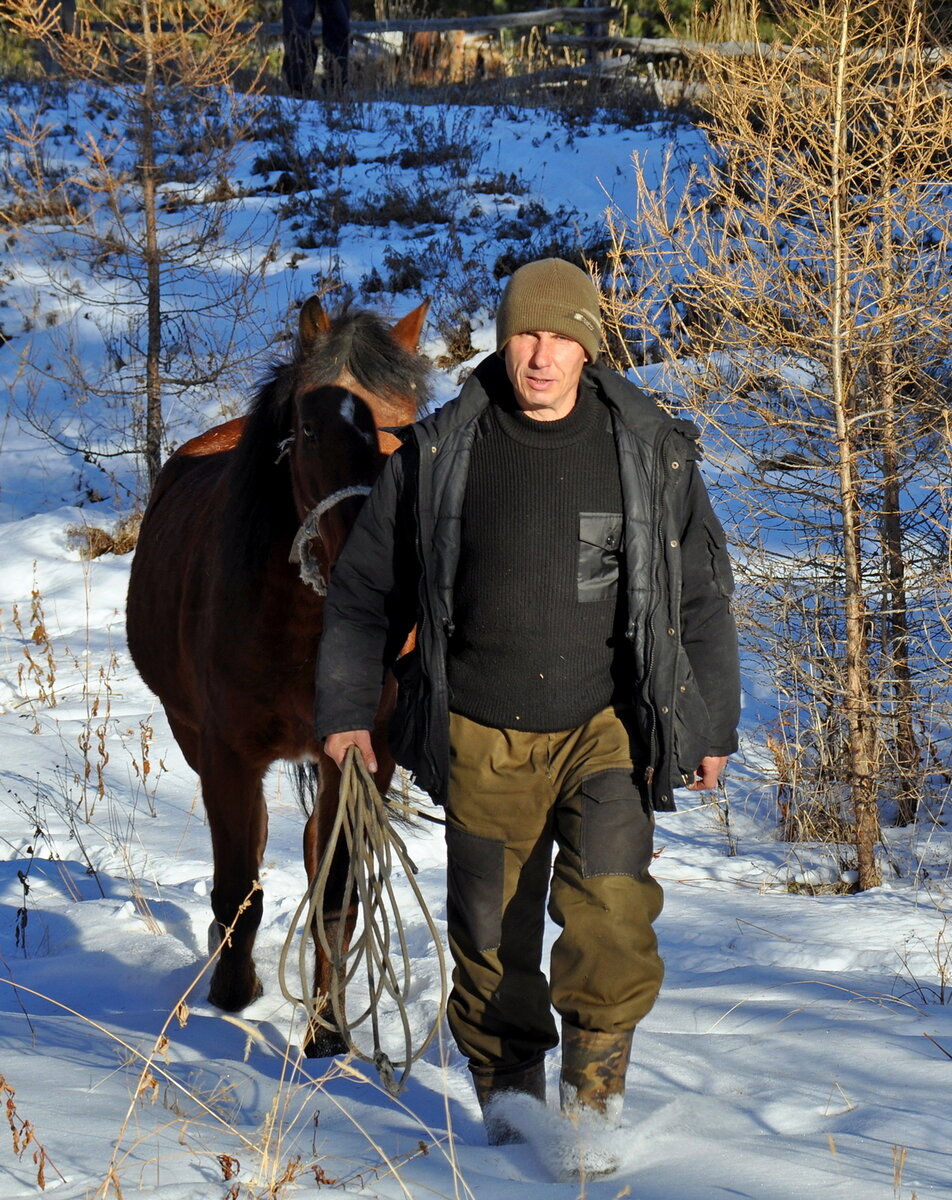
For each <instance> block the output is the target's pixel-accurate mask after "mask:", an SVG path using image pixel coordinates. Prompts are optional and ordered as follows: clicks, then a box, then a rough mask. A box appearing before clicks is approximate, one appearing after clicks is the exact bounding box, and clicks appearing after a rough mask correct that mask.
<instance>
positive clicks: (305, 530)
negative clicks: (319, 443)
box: [288, 483, 370, 596]
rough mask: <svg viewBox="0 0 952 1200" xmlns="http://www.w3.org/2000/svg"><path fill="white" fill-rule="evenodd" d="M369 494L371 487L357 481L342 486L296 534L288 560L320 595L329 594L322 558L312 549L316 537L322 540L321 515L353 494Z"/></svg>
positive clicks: (314, 512) (307, 517) (315, 507)
mask: <svg viewBox="0 0 952 1200" xmlns="http://www.w3.org/2000/svg"><path fill="white" fill-rule="evenodd" d="M369 495H370V488H369V487H368V486H367V485H365V484H360V483H355V484H354V485H353V486H352V487H345V488H341V489H340V490H339V491H337V492H333V493H332V494H331V495H330V496H325V498H324V499H323V500H322V501H321V502H320V504H316V505H315V506H314V508H312V509H311V511H310V512H309V513H308V514H307V516H306V517H305V518H304V521H303V523H302V525H301V528H300V529H299V530H298V531H297V533H296V534H295V535H294V541H293V542H292V543H291V553H290V554H289V555H288V562H290V563H297V564H298V565H299V566H300V570H301V580H302V581H303V582H304V583H306V584H307V585H308V586H309V587H312V588H313V589H314V591H315V592H317V594H318V595H319V596H326V595H327V580H326V579H325V578H324V572H323V570H322V569H321V563H320V560H319V559H318V557H317V555H316V554H315V553H314V551H313V550H312V549H311V542H312V541H313V539H314V538H317V539H318V540H321V530H320V520H321V517H323V516H324V514H325V513H326V512H329V511H330V509H332V508H333V507H334V506H335V504H340V502H341V501H342V500H349V499H350V497H351V496H369Z"/></svg>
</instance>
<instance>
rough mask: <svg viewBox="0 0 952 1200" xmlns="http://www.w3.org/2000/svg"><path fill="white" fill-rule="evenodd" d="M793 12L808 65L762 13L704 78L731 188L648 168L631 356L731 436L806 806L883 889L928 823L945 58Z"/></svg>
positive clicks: (891, 30) (621, 290)
mask: <svg viewBox="0 0 952 1200" xmlns="http://www.w3.org/2000/svg"><path fill="white" fill-rule="evenodd" d="M773 12H774V14H775V19H776V20H778V22H780V23H781V24H782V25H784V26H785V28H786V29H787V31H788V32H787V37H788V43H787V44H786V45H784V46H780V45H775V46H773V47H770V48H764V47H762V46H759V45H758V44H757V37H756V29H757V24H756V23H757V18H758V10H757V7H756V5H755V4H751V5H750V7H749V8H748V9H747V10H746V19H747V22H748V38H747V39H745V40H749V42H750V43H751V45H752V52H751V53H750V54H749V55H747V56H731V57H728V56H725V55H723V54H720V53H719V52H718V51H717V49H716V48H715V47H712V49H711V50H710V51H709V52H707V53H706V54H705V55H704V57H703V60H702V67H703V75H704V81H705V84H706V87H707V95H708V101H707V102H708V104H709V111H710V117H709V119H707V120H706V121H705V122H704V128H705V131H706V134H707V137H708V140H709V146H710V159H709V162H708V164H707V165H706V166H705V167H702V168H695V169H692V170H688V171H687V172H680V171H679V170H678V167H677V163H676V162H675V161H674V160H673V159H672V160H671V161H670V162H669V163H668V165H667V168H666V170H665V172H664V173H663V175H662V177H661V178H660V179H651V178H648V177H647V175H646V171H645V169H644V168H639V169H638V170H637V201H638V213H637V216H636V217H635V219H633V220H629V219H625V218H624V217H622V216H621V215H620V214H617V213H616V214H614V216H613V218H612V221H611V225H612V230H613V241H614V250H613V254H612V259H611V264H610V268H611V274H612V277H613V280H612V292H611V298H612V305H613V310H614V316H613V325H614V329H615V344H616V353H617V355H618V357H619V359H620V361H621V365H623V366H639V367H641V368H642V369H644V364H645V363H651V362H652V361H655V362H659V363H663V364H664V371H663V372H662V373H661V378H662V379H663V381H664V385H665V386H666V387H668V388H673V389H675V391H676V392H678V393H679V394H680V397H683V400H684V402H685V403H686V404H687V405H688V406H689V407H690V408H692V409H693V410H694V411H695V412H696V413H697V414H698V416H699V417H700V419H701V420H702V422H703V423H705V424H706V425H707V426H708V440H709V441H710V442H711V443H712V444H713V445H715V446H716V447H717V450H718V453H719V455H720V458H721V465H722V469H723V470H724V471H725V473H726V477H727V478H728V479H729V482H730V489H731V491H730V501H729V502H730V504H731V507H732V508H733V511H734V516H735V520H736V523H737V529H738V533H739V536H740V537H741V539H742V541H743V543H744V544H743V546H742V548H741V551H740V562H739V568H740V571H741V573H742V576H743V577H744V579H745V581H746V583H747V585H748V590H749V597H748V599H749V604H750V610H751V612H752V614H753V619H752V620H751V621H750V622H749V623H748V630H749V632H750V635H751V639H752V642H753V643H754V644H756V645H757V647H758V648H759V650H760V651H761V652H764V651H766V654H767V658H766V662H767V663H768V665H769V670H770V671H771V673H772V675H773V677H774V682H775V684H776V686H777V690H778V694H779V697H780V699H781V705H782V707H783V708H784V714H783V718H782V720H781V733H782V735H783V737H782V740H784V744H785V747H786V749H785V755H786V758H787V775H788V779H787V780H786V781H785V784H787V785H789V780H790V779H793V780H795V781H799V782H800V783H801V784H803V785H811V786H817V785H818V784H819V783H820V782H826V783H829V782H831V781H832V782H834V783H835V784H836V785H838V786H837V788H834V790H833V794H834V795H835V794H836V792H837V790H838V789H845V790H846V792H847V793H848V796H849V800H850V804H851V810H852V815H853V826H854V834H855V844H856V854H857V863H858V872H859V886H860V887H861V888H868V887H871V886H874V885H875V884H877V883H878V882H879V872H878V867H877V864H876V860H875V853H874V851H875V845H876V842H877V840H878V838H879V836H880V824H879V822H880V816H879V813H880V803H881V801H883V800H884V799H886V798H889V799H892V800H895V801H896V803H897V804H898V816H899V819H900V820H910V819H913V818H914V816H915V812H916V807H917V804H918V801H919V797H920V795H921V791H922V782H923V775H924V763H923V755H922V748H921V746H920V744H919V739H918V737H917V732H916V723H915V722H916V711H917V707H918V704H917V699H918V696H919V693H920V686H919V685H917V668H918V674H919V679H920V680H921V679H923V677H924V676H923V672H924V671H925V670H927V669H928V667H929V655H930V640H929V638H928V636H927V634H928V627H929V625H930V622H931V623H934V621H935V616H936V614H935V613H934V610H932V609H931V608H930V604H927V603H926V602H925V600H926V596H927V595H929V596H930V603H931V599H932V598H934V592H930V588H929V585H928V580H930V579H932V578H934V568H935V564H936V562H937V561H939V560H940V559H941V557H942V547H943V545H944V541H945V539H946V530H945V526H944V525H943V524H942V523H941V521H939V520H933V515H934V514H935V513H937V509H938V492H937V488H936V478H935V461H936V446H937V439H938V430H939V420H940V416H941V413H942V408H943V404H942V397H943V396H944V394H945V390H946V387H947V383H948V380H949V377H950V373H952V367H950V361H952V360H950V344H952V294H950V291H949V288H948V286H947V281H948V277H949V265H950V264H949V247H950V245H952V242H950V235H952V208H950V203H949V202H950V199H952V192H950V189H949V188H948V187H947V186H943V185H942V184H941V183H940V182H938V179H939V178H940V175H939V172H940V171H942V170H944V164H946V163H947V162H948V161H949V155H950V153H952V107H950V104H949V93H948V88H947V84H946V81H945V78H944V76H945V73H946V72H947V68H948V55H947V54H946V53H945V52H944V51H943V50H942V49H941V48H940V47H939V46H937V45H935V44H934V43H933V42H932V40H931V38H930V35H929V32H928V30H927V29H926V28H925V26H924V23H923V15H922V6H921V5H920V4H918V3H917V0H821V2H820V3H819V4H814V3H809V2H808V0H790V2H789V3H786V4H784V5H782V6H781V7H780V10H779V11H778V8H777V6H776V5H774V6H773ZM734 16H735V20H736V16H737V14H736V13H735V14H734ZM701 32H702V36H701V37H700V38H699V40H700V41H705V42H711V43H713V42H715V41H716V39H715V38H714V37H711V36H705V34H706V32H707V31H701ZM648 374H651V372H648ZM655 374H657V372H655ZM925 679H926V686H927V687H928V676H925Z"/></svg>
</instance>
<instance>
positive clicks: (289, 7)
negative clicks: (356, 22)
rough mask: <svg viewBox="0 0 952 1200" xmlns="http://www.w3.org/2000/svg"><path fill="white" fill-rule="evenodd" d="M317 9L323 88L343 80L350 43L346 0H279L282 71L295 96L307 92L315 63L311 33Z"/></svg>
mask: <svg viewBox="0 0 952 1200" xmlns="http://www.w3.org/2000/svg"><path fill="white" fill-rule="evenodd" d="M318 9H320V13H321V29H322V33H321V42H322V44H323V48H324V51H323V55H322V59H323V67H324V90H325V91H327V90H328V89H331V90H336V89H338V88H341V87H343V86H344V85H345V84H346V83H347V56H348V52H349V46H350V0H283V3H282V5H281V22H282V28H283V31H284V62H283V65H282V72H283V74H284V80H285V83H287V85H288V88H289V89H290V90H291V91H292V92H294V94H295V95H298V96H309V95H310V94H311V90H312V88H313V86H314V68H315V67H316V65H317V39H316V38H315V37H314V36H313V34H312V33H311V27H312V26H313V24H314V16H315V13H316V12H317V10H318Z"/></svg>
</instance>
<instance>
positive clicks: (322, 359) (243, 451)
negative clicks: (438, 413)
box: [222, 307, 429, 583]
mask: <svg viewBox="0 0 952 1200" xmlns="http://www.w3.org/2000/svg"><path fill="white" fill-rule="evenodd" d="M347 372H349V373H350V374H351V375H352V376H353V377H354V379H355V380H356V381H357V383H358V384H359V385H360V386H361V387H362V388H363V389H364V390H365V391H368V392H370V393H371V394H373V395H375V396H379V397H381V398H382V399H384V400H390V401H397V400H399V399H400V398H404V397H409V396H413V397H415V398H416V400H417V407H418V408H419V407H420V406H422V405H423V404H424V403H425V402H426V400H427V399H428V396H429V367H428V364H427V363H426V361H425V360H424V359H423V358H422V357H420V356H419V355H416V354H413V353H411V352H410V351H409V350H406V349H404V347H403V346H401V345H400V343H399V342H398V341H397V340H396V339H395V338H393V337H391V335H390V327H389V326H388V325H387V324H386V322H384V321H382V320H381V319H380V318H379V317H377V316H376V315H375V314H374V313H369V312H365V311H363V310H360V309H352V308H350V307H345V308H344V309H343V310H342V311H341V312H340V313H339V314H338V315H337V316H336V317H335V318H334V319H333V320H332V321H331V324H330V328H329V329H327V330H321V331H319V332H318V333H317V335H316V337H315V340H314V343H313V344H312V346H311V347H310V350H309V352H307V353H305V351H304V348H303V346H302V344H301V342H300V339H298V340H297V342H296V344H295V350H294V356H293V357H292V359H291V360H290V361H289V362H279V363H275V364H274V365H273V366H272V367H271V370H270V373H269V375H268V376H267V377H266V378H265V379H264V380H263V381H262V383H261V385H260V386H259V388H258V392H257V394H256V396H255V399H254V401H253V402H252V405H251V408H250V409H249V411H248V414H247V419H246V423H245V428H244V431H243V433H242V436H241V439H240V441H239V442H238V444H237V446H236V447H235V449H234V450H233V451H232V460H231V462H230V463H229V466H228V470H227V472H226V478H225V480H224V484H225V487H226V491H227V501H226V504H225V512H224V517H225V521H224V530H223V536H222V544H223V551H224V554H225V556H226V561H227V562H228V563H229V564H231V565H232V566H233V568H234V569H235V570H237V571H241V572H242V573H243V574H244V575H245V577H246V579H247V581H248V582H249V583H250V582H251V579H252V578H253V577H254V576H255V575H256V574H257V572H258V570H259V569H260V567H261V566H262V564H263V562H264V559H265V557H266V555H267V554H268V552H269V550H270V548H271V546H272V544H273V541H274V537H275V535H276V534H277V532H278V531H279V530H280V529H282V528H286V527H287V526H288V525H289V524H290V523H293V521H294V520H295V516H294V504H293V500H292V496H291V487H290V472H289V466H288V463H289V459H288V458H287V457H286V456H285V457H281V460H280V461H277V460H278V458H279V455H280V454H281V451H280V443H281V442H282V441H283V440H284V439H285V438H286V437H288V436H289V435H290V433H291V432H292V405H293V399H294V393H295V390H296V388H297V386H298V385H299V384H302V383H303V384H304V385H306V386H307V387H309V388H315V387H321V386H324V385H329V384H334V383H336V382H337V381H338V380H339V379H340V378H341V376H342V375H344V374H345V373H347Z"/></svg>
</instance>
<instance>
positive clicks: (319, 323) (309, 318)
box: [298, 296, 331, 353]
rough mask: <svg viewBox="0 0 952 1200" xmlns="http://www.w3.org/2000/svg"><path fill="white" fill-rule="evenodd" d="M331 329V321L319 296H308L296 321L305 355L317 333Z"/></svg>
mask: <svg viewBox="0 0 952 1200" xmlns="http://www.w3.org/2000/svg"><path fill="white" fill-rule="evenodd" d="M330 327H331V319H330V317H329V316H328V315H327V313H326V312H325V311H324V305H323V304H321V301H320V297H319V296H309V297H308V298H307V299H306V300H305V301H304V303H303V304H302V305H301V316H300V318H299V319H298V334H299V336H300V339H301V346H302V347H303V349H304V352H305V353H307V352H308V351H309V350H310V349H311V347H312V346H313V345H314V342H315V340H316V338H317V335H318V334H319V333H327V332H328V330H329V329H330Z"/></svg>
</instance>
